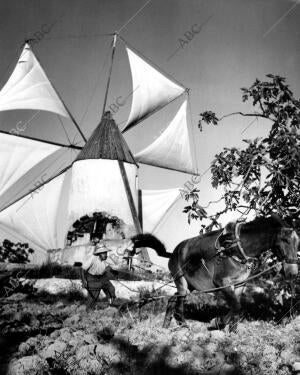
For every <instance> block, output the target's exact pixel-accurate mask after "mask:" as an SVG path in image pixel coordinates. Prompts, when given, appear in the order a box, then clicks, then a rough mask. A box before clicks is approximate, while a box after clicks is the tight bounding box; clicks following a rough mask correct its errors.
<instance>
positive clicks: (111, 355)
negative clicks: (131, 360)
mask: <svg viewBox="0 0 300 375" xmlns="http://www.w3.org/2000/svg"><path fill="white" fill-rule="evenodd" d="M96 358H97V360H98V361H99V362H100V363H103V362H104V363H105V362H108V363H110V362H111V363H118V362H120V361H121V353H120V352H119V350H118V349H117V348H116V347H115V346H114V345H112V344H109V343H108V344H104V345H101V344H98V345H97V347H96Z"/></svg>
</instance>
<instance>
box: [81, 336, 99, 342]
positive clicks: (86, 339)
mask: <svg viewBox="0 0 300 375" xmlns="http://www.w3.org/2000/svg"><path fill="white" fill-rule="evenodd" d="M83 341H85V342H86V343H87V344H97V343H98V340H97V338H96V337H95V336H94V335H92V334H88V335H84V336H83Z"/></svg>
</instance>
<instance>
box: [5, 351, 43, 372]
mask: <svg viewBox="0 0 300 375" xmlns="http://www.w3.org/2000/svg"><path fill="white" fill-rule="evenodd" d="M47 367H48V364H47V362H46V361H45V360H43V359H42V358H40V357H39V356H38V355H32V356H27V357H23V358H20V359H17V360H14V361H12V362H11V363H10V364H9V368H8V375H24V374H34V373H42V372H43V370H46V369H47Z"/></svg>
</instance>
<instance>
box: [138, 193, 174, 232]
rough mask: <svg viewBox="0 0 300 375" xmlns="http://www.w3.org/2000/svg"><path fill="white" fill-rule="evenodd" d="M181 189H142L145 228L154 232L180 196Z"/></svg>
mask: <svg viewBox="0 0 300 375" xmlns="http://www.w3.org/2000/svg"><path fill="white" fill-rule="evenodd" d="M179 196H180V193H179V189H177V188H176V189H164V190H142V210H143V230H144V231H146V232H150V233H153V232H155V230H156V229H157V228H158V227H159V224H160V223H161V221H162V220H163V219H164V217H165V215H166V214H167V212H168V210H169V209H170V207H171V206H172V205H173V204H174V203H175V202H176V200H177V199H178V198H179Z"/></svg>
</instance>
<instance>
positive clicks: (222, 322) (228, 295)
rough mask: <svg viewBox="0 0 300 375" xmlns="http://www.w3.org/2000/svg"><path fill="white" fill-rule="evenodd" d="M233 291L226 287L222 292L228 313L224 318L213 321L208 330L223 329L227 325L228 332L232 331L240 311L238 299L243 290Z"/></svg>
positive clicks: (231, 288)
mask: <svg viewBox="0 0 300 375" xmlns="http://www.w3.org/2000/svg"><path fill="white" fill-rule="evenodd" d="M238 289H239V290H237V289H236V290H235V289H234V288H233V287H228V288H225V289H223V290H222V292H221V293H222V295H223V297H224V298H225V300H226V302H227V304H228V306H229V308H230V311H229V312H228V313H227V314H226V315H225V316H220V317H217V318H216V319H214V321H213V325H212V326H210V327H209V328H210V329H224V328H225V326H226V325H228V324H229V330H230V331H233V330H235V329H236V326H237V316H238V314H239V312H240V310H241V303H240V297H241V294H242V292H243V288H238Z"/></svg>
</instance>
